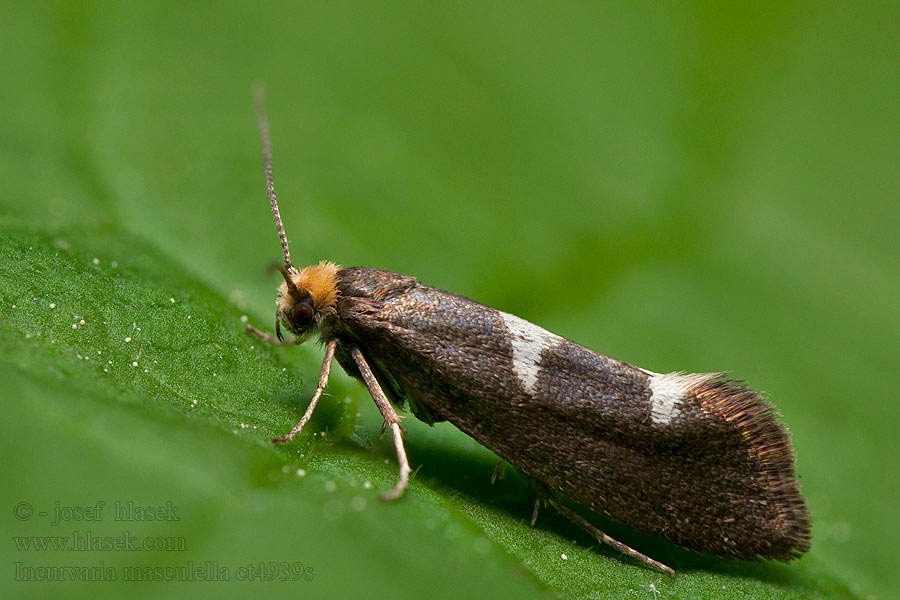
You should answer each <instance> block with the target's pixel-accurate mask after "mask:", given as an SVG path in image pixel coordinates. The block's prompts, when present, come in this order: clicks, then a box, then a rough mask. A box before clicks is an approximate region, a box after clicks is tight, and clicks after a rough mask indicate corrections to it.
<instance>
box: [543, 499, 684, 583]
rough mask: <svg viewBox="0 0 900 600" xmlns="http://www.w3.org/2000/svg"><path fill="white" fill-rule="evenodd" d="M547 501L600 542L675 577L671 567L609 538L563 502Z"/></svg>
mask: <svg viewBox="0 0 900 600" xmlns="http://www.w3.org/2000/svg"><path fill="white" fill-rule="evenodd" d="M547 501H548V502H549V503H550V505H551V506H553V508H555V509H556V510H557V511H558V512H559V513H560V514H561V515H563V516H564V517H566V518H567V519H569V520H570V521H572V522H573V523H575V524H576V525H578V526H579V527H581V528H582V529H584V530H585V531H587V532H588V533H590V534H591V535H592V536H594V537H595V538H596V539H597V541H598V542H601V543H603V544H607V545H609V546H612V547H613V548H615V549H616V550H618V551H619V552H621V553H622V554H625V555H626V556H630V557H631V558H633V559H635V560H638V561H640V562H642V563H644V564H645V565H647V566H648V567H653V568H654V569H657V570H659V571H662V572H663V573H668V574H669V575H675V571H674V570H673V569H672V568H671V567H667V566H666V565H664V564H662V563H661V562H659V561H656V560H653V559H652V558H650V557H649V556H647V555H645V554H641V553H640V552H638V551H637V550H635V549H634V548H632V547H631V546H626V545H625V544H623V543H622V542H620V541H618V540H614V539H613V538H611V537H609V536H608V535H606V534H605V533H603V532H602V531H600V530H599V529H597V528H596V527H594V525H593V524H591V522H590V521H588V520H587V519H585V518H584V517H582V516H581V515H579V514H578V513H577V512H575V511H574V510H572V509H571V508H569V507H568V506H566V505H564V504H563V503H562V502H559V501H557V500H556V499H555V498H552V497H551V498H548V499H547Z"/></svg>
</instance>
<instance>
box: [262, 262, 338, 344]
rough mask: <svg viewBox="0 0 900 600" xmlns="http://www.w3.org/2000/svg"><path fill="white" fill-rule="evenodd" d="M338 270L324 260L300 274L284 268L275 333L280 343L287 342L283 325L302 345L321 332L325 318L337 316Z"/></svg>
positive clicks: (277, 306) (304, 269)
mask: <svg viewBox="0 0 900 600" xmlns="http://www.w3.org/2000/svg"><path fill="white" fill-rule="evenodd" d="M338 269H339V267H338V266H337V265H336V264H334V263H330V262H325V261H322V262H320V263H319V264H318V265H315V266H311V267H305V268H303V269H301V270H300V271H297V270H296V269H293V270H292V271H288V270H287V269H281V275H282V277H284V283H282V284H281V287H280V288H278V298H276V300H275V306H276V309H275V331H276V333H277V334H278V339H279V340H282V339H284V338H283V337H282V334H281V326H282V325H284V327H285V329H287V330H288V331H289V332H290V333H292V334H294V335H295V336H296V337H297V339H298V340H299V341H301V342H302V341H304V340H305V339H306V338H307V337H309V335H310V334H312V333H314V332H315V331H316V330H317V329H318V327H319V323H321V321H322V319H324V318H325V317H327V316H328V315H331V314H334V312H335V305H336V304H337V296H338V289H337V272H338Z"/></svg>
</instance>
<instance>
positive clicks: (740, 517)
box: [326, 268, 809, 560]
mask: <svg viewBox="0 0 900 600" xmlns="http://www.w3.org/2000/svg"><path fill="white" fill-rule="evenodd" d="M341 281H342V283H341V286H342V288H341V299H340V300H339V302H338V314H337V318H336V319H335V320H334V322H333V323H332V324H331V325H330V326H329V327H328V328H327V330H326V335H334V336H336V337H338V338H339V339H341V341H342V342H344V343H346V344H350V343H353V344H357V345H358V346H359V347H360V348H361V349H362V350H363V352H364V353H365V355H366V357H367V358H368V359H369V360H370V361H371V362H373V363H375V364H376V365H378V370H379V371H381V372H382V373H384V374H389V375H383V376H389V377H390V378H392V379H393V380H395V381H396V382H397V383H398V384H399V387H400V388H402V389H403V390H405V392H406V395H407V396H408V398H409V400H410V403H411V407H412V410H413V412H414V413H415V414H416V416H418V417H419V418H421V419H422V420H424V421H426V422H429V423H430V422H435V421H439V420H447V421H450V422H451V423H453V424H454V425H456V426H457V427H458V428H459V429H461V430H462V431H463V432H465V433H467V434H468V435H470V436H472V437H473V438H475V439H476V440H477V441H478V442H480V443H481V444H483V445H484V446H486V447H487V448H489V449H491V450H492V451H494V452H495V453H496V454H497V455H498V456H500V457H502V458H503V459H505V460H506V461H507V462H509V463H510V464H512V465H514V466H515V467H517V468H518V469H520V470H521V471H523V472H524V473H525V474H526V475H528V476H530V477H532V478H535V479H537V480H539V481H541V482H543V483H544V484H546V485H547V486H549V487H550V488H552V489H553V490H556V491H558V492H560V493H562V494H565V495H566V496H568V497H569V498H571V499H573V500H575V501H577V502H579V503H580V504H583V505H585V506H587V507H590V508H591V509H593V510H596V511H597V512H600V513H603V514H605V515H607V516H608V517H610V518H612V519H614V520H616V521H620V522H623V523H626V524H628V525H630V526H631V527H633V528H635V529H637V530H639V531H643V532H645V533H649V534H652V535H656V536H659V537H662V538H664V539H667V540H669V541H671V542H674V543H677V544H680V545H682V546H685V547H687V548H691V549H693V550H697V551H701V552H709V553H713V554H717V555H721V556H727V557H732V558H742V559H755V558H759V557H765V558H774V559H779V560H790V559H791V558H794V557H796V556H797V555H799V554H800V553H802V552H804V551H805V550H806V549H807V548H808V546H809V517H808V514H807V510H806V505H805V502H804V500H803V497H802V496H801V494H800V492H799V488H798V485H797V481H796V476H795V473H794V465H793V451H792V448H791V446H790V442H789V440H788V436H787V432H786V431H785V429H784V428H783V427H782V426H781V425H780V424H779V423H778V422H777V421H776V417H777V415H776V413H775V412H774V409H773V408H772V407H771V406H770V405H768V404H766V403H765V402H763V401H762V400H761V399H760V397H759V395H758V394H757V393H756V392H754V391H752V390H750V389H748V388H746V387H745V386H743V385H742V384H740V383H737V382H732V381H727V380H724V379H721V378H718V377H717V376H715V375H711V376H679V375H673V374H670V375H665V376H662V375H657V374H654V373H651V372H648V371H645V370H643V369H640V368H638V367H635V366H632V365H629V364H627V363H624V362H621V361H618V360H615V359H612V358H609V357H607V356H604V355H602V354H599V353H596V352H593V351H591V350H588V349H586V348H584V347H582V346H579V345H578V344H575V343H573V342H571V341H568V340H565V339H563V338H559V337H557V336H554V335H553V334H550V333H548V332H546V331H544V330H542V329H540V328H538V327H536V326H534V325H531V324H530V323H527V322H525V321H522V320H521V319H517V318H516V317H513V316H512V315H508V314H506V313H502V312H500V311H497V310H496V309H493V308H490V307H488V306H485V305H482V304H479V303H477V302H474V301H472V300H469V299H468V298H464V297H462V296H458V295H455V294H451V293H449V292H445V291H443V290H439V289H437V288H433V287H430V286H426V285H422V284H419V283H416V281H415V280H414V279H412V278H409V277H404V276H401V275H396V274H394V273H389V272H386V271H378V270H374V269H363V268H355V269H345V270H344V271H342V272H341ZM677 377H685V379H683V380H679V379H675V378H677ZM655 378H656V379H655ZM665 378H669V379H665ZM673 381H674V382H681V383H683V385H682V386H681V388H683V393H682V394H681V395H680V396H671V395H670V396H667V395H666V394H665V393H661V392H660V391H659V389H660V386H661V385H663V387H664V384H671V383H672V382H673ZM654 386H656V388H657V389H656V390H654ZM675 387H676V388H677V387H678V386H675ZM681 388H678V389H681ZM666 389H668V388H666ZM654 394H656V395H654Z"/></svg>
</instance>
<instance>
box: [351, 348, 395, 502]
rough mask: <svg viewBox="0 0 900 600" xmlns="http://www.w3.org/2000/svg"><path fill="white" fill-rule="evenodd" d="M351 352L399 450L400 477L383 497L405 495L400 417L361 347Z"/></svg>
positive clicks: (390, 497) (391, 498)
mask: <svg viewBox="0 0 900 600" xmlns="http://www.w3.org/2000/svg"><path fill="white" fill-rule="evenodd" d="M350 354H351V355H352V356H353V360H355V361H356V365H357V366H358V367H359V372H360V374H361V375H362V378H363V381H365V382H366V387H368V388H369V393H370V394H371V395H372V399H373V400H374V401H375V404H376V405H377V406H378V410H379V411H381V416H382V417H384V422H385V423H387V424H388V425H390V427H391V431H392V432H393V434H394V448H396V450H397V462H398V463H400V479H399V480H398V481H397V485H395V486H394V489H392V490H391V491H389V492H385V493H383V494H381V499H382V500H385V501H389V500H396V499H397V498H399V497H400V496H402V495H403V490H405V489H406V484H407V483H408V481H409V473H410V468H409V460H408V459H407V458H406V448H404V447H403V436H402V432H401V430H400V417H398V416H397V413H396V412H395V411H394V407H393V406H391V403H390V402H389V401H388V399H387V396H385V395H384V390H382V389H381V385H380V384H379V383H378V380H377V379H375V374H374V373H372V369H370V368H369V363H367V362H366V359H365V357H364V356H363V354H362V352H361V351H360V349H359V348H357V347H356V346H353V347H352V348H350Z"/></svg>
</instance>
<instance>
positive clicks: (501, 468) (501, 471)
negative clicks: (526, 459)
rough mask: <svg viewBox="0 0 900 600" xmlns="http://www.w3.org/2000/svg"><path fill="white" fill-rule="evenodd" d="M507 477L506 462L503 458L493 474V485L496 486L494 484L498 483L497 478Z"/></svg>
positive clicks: (498, 462)
mask: <svg viewBox="0 0 900 600" xmlns="http://www.w3.org/2000/svg"><path fill="white" fill-rule="evenodd" d="M505 475H506V461H505V460H503V459H502V458H501V459H500V460H498V461H497V466H496V467H494V472H493V473H492V474H491V485H494V482H496V481H497V478H498V477H499V478H500V479H503V477H504V476H505Z"/></svg>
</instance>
